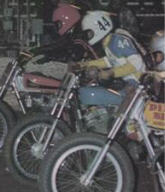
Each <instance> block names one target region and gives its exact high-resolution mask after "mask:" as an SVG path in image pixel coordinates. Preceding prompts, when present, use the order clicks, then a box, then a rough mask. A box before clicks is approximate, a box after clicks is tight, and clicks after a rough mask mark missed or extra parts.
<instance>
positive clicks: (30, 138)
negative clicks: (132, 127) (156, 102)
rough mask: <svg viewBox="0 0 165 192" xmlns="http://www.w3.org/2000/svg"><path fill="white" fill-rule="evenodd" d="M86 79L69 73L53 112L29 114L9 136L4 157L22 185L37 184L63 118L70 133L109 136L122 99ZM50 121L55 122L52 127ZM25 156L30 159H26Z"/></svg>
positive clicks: (110, 90)
mask: <svg viewBox="0 0 165 192" xmlns="http://www.w3.org/2000/svg"><path fill="white" fill-rule="evenodd" d="M84 79H86V78H84V75H83V73H82V72H77V74H76V75H75V74H73V73H67V74H66V75H65V77H64V79H63V81H62V84H61V86H60V87H59V89H58V93H57V96H56V102H55V104H54V106H53V108H52V110H51V113H50V114H45V113H38V114H35V115H33V116H32V115H30V116H28V115H26V116H25V117H24V118H23V119H22V120H21V121H20V122H19V124H18V125H17V126H16V127H15V128H14V129H13V130H11V132H10V133H9V135H8V137H7V139H6V145H5V158H6V162H7V166H8V168H9V170H10V172H11V173H12V174H13V175H14V178H16V179H17V180H18V181H20V182H21V183H26V184H32V185H34V183H35V182H36V180H37V178H38V172H39V167H40V164H41V160H42V159H43V157H44V155H45V153H47V151H48V150H49V149H50V148H51V147H50V146H52V143H53V142H52V139H53V138H54V135H55V134H56V129H59V126H58V122H59V120H60V119H61V116H62V115H64V117H63V118H62V119H64V120H65V122H67V125H68V127H69V128H70V129H69V130H71V132H86V131H89V132H97V133H99V134H106V133H107V128H108V125H109V122H110V121H111V119H112V118H113V114H114V111H115V110H116V109H117V107H118V105H119V104H120V102H121V100H122V96H121V95H119V94H118V93H117V92H116V91H114V90H112V89H109V88H104V87H101V86H99V85H98V84H93V83H92V84H90V85H87V86H86V81H85V82H84ZM114 84H115V83H114ZM114 94H116V95H115V96H116V97H117V98H118V99H117V100H116V101H115V100H113V97H112V95H114ZM102 98H104V100H103V99H102ZM112 103H113V104H112ZM110 113H111V114H112V115H111V116H109V114H110ZM50 119H51V120H52V119H53V122H52V124H51V125H50ZM64 130H67V129H64ZM36 133H37V136H35V134H36ZM36 138H37V139H36ZM25 141H26V142H25ZM53 146H54V145H53ZM25 156H27V157H28V158H24V157H25ZM29 166H30V167H31V168H30V169H29Z"/></svg>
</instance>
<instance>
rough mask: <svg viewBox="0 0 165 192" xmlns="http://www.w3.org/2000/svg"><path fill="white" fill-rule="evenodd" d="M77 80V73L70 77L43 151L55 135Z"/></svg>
mask: <svg viewBox="0 0 165 192" xmlns="http://www.w3.org/2000/svg"><path fill="white" fill-rule="evenodd" d="M75 81H76V79H75V75H72V77H71V79H70V82H69V85H68V86H67V89H66V92H65V94H64V98H63V102H62V105H61V106H60V109H59V111H58V113H57V116H56V118H55V120H54V122H53V125H52V127H51V129H50V130H49V133H48V137H47V139H46V141H45V143H44V145H43V148H42V151H43V152H44V151H45V150H46V148H47V146H48V144H49V142H50V140H51V137H52V135H53V133H54V131H55V129H56V125H57V123H58V120H59V119H60V117H61V114H62V111H63V109H64V107H65V104H66V102H67V100H68V97H69V93H70V90H71V89H72V87H73V86H74V84H75ZM62 94H63V93H61V94H60V95H59V97H58V102H57V103H56V104H55V106H54V108H53V110H52V112H51V115H53V114H54V113H55V110H56V109H57V107H58V105H60V99H61V97H62V96H63V95H62Z"/></svg>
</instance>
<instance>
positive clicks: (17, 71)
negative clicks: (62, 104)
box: [0, 39, 97, 148]
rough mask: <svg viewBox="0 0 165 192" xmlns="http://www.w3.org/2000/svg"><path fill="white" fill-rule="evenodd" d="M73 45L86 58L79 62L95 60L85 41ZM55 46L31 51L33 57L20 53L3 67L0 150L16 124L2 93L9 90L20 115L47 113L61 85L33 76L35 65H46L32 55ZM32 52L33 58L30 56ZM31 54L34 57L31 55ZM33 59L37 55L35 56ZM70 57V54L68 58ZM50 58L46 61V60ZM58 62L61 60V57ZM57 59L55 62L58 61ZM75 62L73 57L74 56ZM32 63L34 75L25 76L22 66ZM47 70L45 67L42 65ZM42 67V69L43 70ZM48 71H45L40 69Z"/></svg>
mask: <svg viewBox="0 0 165 192" xmlns="http://www.w3.org/2000/svg"><path fill="white" fill-rule="evenodd" d="M73 44H75V45H78V46H79V47H81V48H82V49H83V50H84V53H87V54H86V58H84V57H81V58H79V59H87V58H88V59H89V58H90V57H92V58H97V54H96V53H95V51H94V50H93V48H91V47H90V46H89V45H88V44H87V43H86V42H85V41H83V40H81V39H75V40H74V42H73ZM54 46H55V45H54V44H52V45H49V46H48V45H47V46H43V47H40V48H37V49H35V51H34V50H33V54H32V53H31V52H25V51H22V52H20V55H19V56H18V58H16V59H14V60H13V61H11V62H9V63H8V65H7V66H6V69H5V71H4V73H3V75H2V77H1V88H0V120H1V121H0V122H1V126H0V148H2V147H3V145H4V141H5V138H6V136H7V133H8V130H9V129H10V128H12V127H13V126H14V125H15V124H16V121H17V116H16V113H15V111H14V109H12V107H11V106H9V105H8V103H7V102H6V101H4V99H5V98H6V93H7V92H8V91H11V94H14V95H15V96H16V100H17V101H18V104H19V108H20V110H21V111H22V114H24V115H25V114H27V113H28V112H29V111H30V112H32V111H40V110H43V111H45V112H46V111H49V110H50V109H51V108H52V106H53V104H54V102H55V94H56V92H57V88H58V87H59V86H60V84H61V80H58V79H55V78H53V77H46V76H44V75H41V74H39V75H38V74H37V72H38V71H39V69H40V68H41V67H42V64H39V65H37V64H38V62H40V61H41V60H42V62H43V59H46V60H44V62H46V61H47V62H48V58H47V57H42V59H41V58H40V57H39V59H38V60H39V61H38V60H36V59H34V58H35V56H36V55H39V54H44V53H47V52H49V51H53V50H55V47H54ZM34 53H35V55H34ZM33 55H34V56H33ZM36 58H37V56H36ZM70 58H71V55H70ZM51 59H53V58H52V57H50V58H49V61H50V60H51ZM61 59H62V58H61ZM61 59H60V58H59V60H61ZM74 59H75V55H74ZM29 60H30V61H32V65H33V63H34V65H33V67H34V66H35V68H36V70H37V72H33V73H32V72H31V73H29V72H28V73H27V72H26V69H24V68H27V67H26V66H27V65H30V64H28V62H29ZM44 65H45V67H47V64H44ZM45 67H44V68H45ZM44 71H48V69H47V70H45V69H44V70H43V73H44Z"/></svg>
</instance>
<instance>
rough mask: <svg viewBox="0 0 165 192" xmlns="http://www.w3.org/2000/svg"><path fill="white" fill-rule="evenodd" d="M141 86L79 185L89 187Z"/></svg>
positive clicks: (140, 90)
mask: <svg viewBox="0 0 165 192" xmlns="http://www.w3.org/2000/svg"><path fill="white" fill-rule="evenodd" d="M142 89H143V86H139V88H138V89H137V90H136V94H135V96H134V97H133V99H132V101H131V102H130V104H129V106H128V108H127V110H126V111H125V113H124V114H121V115H120V116H119V117H118V118H117V120H116V121H115V124H114V125H113V127H112V130H111V131H110V132H109V134H108V137H107V141H106V144H105V145H104V146H103V147H102V149H101V150H100V151H99V152H98V153H97V155H96V157H95V158H94V160H93V162H92V164H91V166H90V167H89V169H88V170H87V172H86V173H85V174H84V175H83V176H82V178H81V183H82V184H83V185H85V186H87V185H89V183H90V181H91V180H92V178H93V176H94V175H95V173H96V171H97V169H98V167H99V166H100V164H101V162H102V161H103V159H104V157H105V155H106V153H107V152H108V149H109V146H110V144H111V142H112V140H113V139H114V137H115V136H116V134H117V133H118V131H119V129H120V128H121V125H122V123H123V121H124V120H125V118H126V117H127V115H128V113H129V112H130V110H131V109H132V107H133V105H134V103H135V102H136V99H137V98H138V96H139V95H140V93H141V92H142Z"/></svg>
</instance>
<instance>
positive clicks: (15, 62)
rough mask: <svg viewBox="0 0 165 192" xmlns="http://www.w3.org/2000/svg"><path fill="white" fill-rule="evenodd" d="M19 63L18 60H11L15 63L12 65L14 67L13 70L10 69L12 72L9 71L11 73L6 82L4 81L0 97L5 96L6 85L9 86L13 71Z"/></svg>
mask: <svg viewBox="0 0 165 192" xmlns="http://www.w3.org/2000/svg"><path fill="white" fill-rule="evenodd" d="M17 63H18V61H12V62H11V65H13V67H12V69H11V71H10V73H9V75H8V77H7V79H6V81H5V83H4V85H3V86H2V87H1V90H0V97H2V96H3V93H4V90H5V89H6V86H7V84H8V82H9V80H10V77H11V76H12V74H13V72H14V70H15V68H16V66H17Z"/></svg>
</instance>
